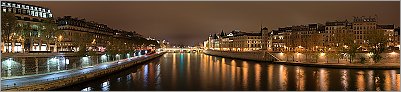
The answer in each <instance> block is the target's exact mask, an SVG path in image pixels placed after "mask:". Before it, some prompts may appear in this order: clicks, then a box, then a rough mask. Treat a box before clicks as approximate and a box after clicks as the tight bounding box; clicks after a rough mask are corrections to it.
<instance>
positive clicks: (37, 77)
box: [1, 55, 148, 89]
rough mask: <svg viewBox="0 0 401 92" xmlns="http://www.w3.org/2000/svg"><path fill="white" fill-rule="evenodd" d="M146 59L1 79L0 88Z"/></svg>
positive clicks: (140, 57) (118, 61)
mask: <svg viewBox="0 0 401 92" xmlns="http://www.w3.org/2000/svg"><path fill="white" fill-rule="evenodd" d="M146 57H148V56H147V55H142V56H135V57H132V58H128V59H122V60H117V61H113V62H107V63H102V64H98V65H95V66H90V67H86V68H83V69H73V70H67V71H65V72H59V73H53V74H43V75H34V76H24V77H19V78H13V79H3V80H1V88H2V89H5V88H9V87H19V86H24V85H29V84H34V83H43V82H48V81H52V80H57V79H58V78H60V79H62V78H69V77H72V76H77V75H80V74H82V73H89V72H92V71H97V70H102V69H105V68H108V67H113V66H118V65H120V64H125V63H127V62H135V61H138V59H144V58H146Z"/></svg>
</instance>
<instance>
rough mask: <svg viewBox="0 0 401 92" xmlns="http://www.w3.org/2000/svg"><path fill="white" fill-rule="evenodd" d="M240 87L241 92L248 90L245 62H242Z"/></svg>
mask: <svg viewBox="0 0 401 92" xmlns="http://www.w3.org/2000/svg"><path fill="white" fill-rule="evenodd" d="M242 83H243V84H242V87H243V90H248V63H247V61H243V62H242Z"/></svg>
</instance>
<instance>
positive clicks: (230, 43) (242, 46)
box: [204, 30, 263, 51]
mask: <svg viewBox="0 0 401 92" xmlns="http://www.w3.org/2000/svg"><path fill="white" fill-rule="evenodd" d="M204 44H205V45H204V46H205V47H204V48H206V49H213V50H223V51H253V50H260V49H262V45H263V43H262V33H247V32H241V31H239V30H234V31H231V32H230V33H227V34H226V33H224V32H223V31H222V32H221V33H220V34H219V35H217V34H213V35H210V36H209V39H208V40H207V41H205V42H204Z"/></svg>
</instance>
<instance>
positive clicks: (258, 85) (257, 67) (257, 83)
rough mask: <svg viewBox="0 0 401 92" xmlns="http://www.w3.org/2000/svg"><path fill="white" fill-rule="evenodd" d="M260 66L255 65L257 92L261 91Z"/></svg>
mask: <svg viewBox="0 0 401 92" xmlns="http://www.w3.org/2000/svg"><path fill="white" fill-rule="evenodd" d="M260 69H261V66H260V64H258V63H257V64H255V88H256V90H260V76H261V75H260V72H261V70H260Z"/></svg>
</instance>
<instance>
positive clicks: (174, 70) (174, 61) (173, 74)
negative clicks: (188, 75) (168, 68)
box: [171, 53, 177, 88]
mask: <svg viewBox="0 0 401 92" xmlns="http://www.w3.org/2000/svg"><path fill="white" fill-rule="evenodd" d="M176 62H177V58H176V54H175V53H174V54H173V64H172V65H173V67H172V68H173V71H172V74H171V75H172V82H171V83H172V84H171V86H173V88H175V85H176V84H177V82H176V81H177V78H176V75H177V74H176V73H177V66H176Z"/></svg>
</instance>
